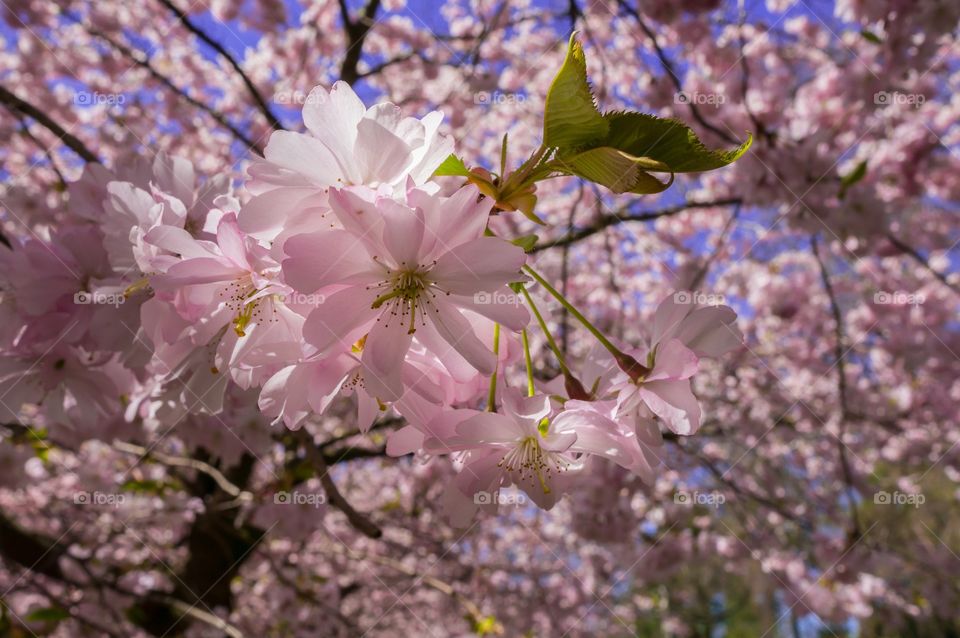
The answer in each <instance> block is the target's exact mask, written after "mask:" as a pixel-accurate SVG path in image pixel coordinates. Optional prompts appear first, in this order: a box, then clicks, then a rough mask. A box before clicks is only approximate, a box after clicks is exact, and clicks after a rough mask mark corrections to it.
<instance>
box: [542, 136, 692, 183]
mask: <svg viewBox="0 0 960 638" xmlns="http://www.w3.org/2000/svg"><path fill="white" fill-rule="evenodd" d="M550 166H551V168H553V169H555V170H558V171H560V172H561V173H566V174H568V175H577V176H579V177H582V178H584V179H587V180H590V181H591V182H595V183H597V184H600V185H601V186H606V187H607V188H609V189H610V190H612V191H613V192H614V193H638V194H651V193H660V192H663V191H665V190H666V189H667V188H669V186H670V184H672V183H673V176H672V175H671V177H670V179H669V180H668V181H667V182H666V183H664V182H661V181H660V180H658V179H657V178H656V177H654V176H653V175H651V174H650V173H648V172H646V171H647V170H654V171H668V170H669V169H668V168H667V167H666V166H665V165H664V164H662V163H661V162H657V161H655V160H651V159H650V158H647V157H634V156H632V155H630V154H629V153H625V152H623V151H620V150H617V149H615V148H611V147H609V146H600V147H598V148H591V149H589V150H586V151H583V152H581V153H575V154H572V155H566V156H563V157H558V158H556V159H554V160H552V161H551V162H550Z"/></svg>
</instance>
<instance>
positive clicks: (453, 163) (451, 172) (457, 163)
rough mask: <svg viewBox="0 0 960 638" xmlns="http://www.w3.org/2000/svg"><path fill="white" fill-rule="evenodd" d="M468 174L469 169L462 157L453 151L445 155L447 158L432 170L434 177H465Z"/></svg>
mask: <svg viewBox="0 0 960 638" xmlns="http://www.w3.org/2000/svg"><path fill="white" fill-rule="evenodd" d="M469 175H470V170H469V169H468V168H467V165H466V164H464V163H463V160H462V159H460V158H459V157H457V156H456V155H454V154H453V153H450V154H449V155H447V159H445V160H443V162H441V164H440V166H438V167H437V170H435V171H434V172H433V176H434V177H443V176H453V177H458V176H459V177H467V176H469Z"/></svg>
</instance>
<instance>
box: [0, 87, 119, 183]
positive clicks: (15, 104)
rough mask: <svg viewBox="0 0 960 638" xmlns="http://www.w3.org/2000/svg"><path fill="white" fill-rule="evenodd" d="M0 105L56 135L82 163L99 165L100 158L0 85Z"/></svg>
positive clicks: (33, 107)
mask: <svg viewBox="0 0 960 638" xmlns="http://www.w3.org/2000/svg"><path fill="white" fill-rule="evenodd" d="M0 104H3V105H4V106H6V107H8V108H9V109H11V110H14V111H17V112H19V113H20V114H22V115H25V116H26V117H29V118H31V119H33V120H36V122H37V123H38V124H40V125H41V126H43V127H44V128H46V129H47V130H48V131H50V132H51V133H53V134H54V135H56V136H57V138H58V139H60V141H62V142H63V143H64V144H66V145H67V147H68V148H69V149H70V150H71V151H73V152H74V153H76V154H77V155H79V156H80V157H82V158H83V159H84V161H87V162H94V163H97V164H99V163H100V158H98V157H97V156H96V155H95V154H94V153H93V151H91V150H90V149H88V148H87V147H86V146H85V145H84V143H83V142H81V141H80V140H79V139H77V138H76V137H75V136H74V135H72V134H71V133H68V132H67V131H66V129H64V128H63V127H62V126H60V125H59V124H57V123H56V122H55V121H54V120H53V119H52V118H51V117H50V116H49V115H47V114H46V113H44V112H43V111H41V110H40V109H39V108H37V107H36V106H34V105H33V104H30V103H29V102H27V101H26V100H22V99H20V98H19V97H17V96H16V95H15V94H13V93H12V92H10V91H9V90H7V88H6V87H4V86H2V85H0Z"/></svg>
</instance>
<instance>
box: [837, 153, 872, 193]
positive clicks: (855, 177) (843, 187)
mask: <svg viewBox="0 0 960 638" xmlns="http://www.w3.org/2000/svg"><path fill="white" fill-rule="evenodd" d="M866 175H867V160H863V161H862V162H860V163H859V164H857V166H856V167H855V168H854V169H853V170H852V171H850V172H849V173H847V174H846V175H844V176H843V177H841V178H840V194H839V197H840V199H843V198H844V197H846V195H847V190H848V189H849V188H850V187H851V186H853V185H854V184H856V183H857V182H859V181H860V180H862V179H863V178H864V177H866Z"/></svg>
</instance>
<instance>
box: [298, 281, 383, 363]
mask: <svg viewBox="0 0 960 638" xmlns="http://www.w3.org/2000/svg"><path fill="white" fill-rule="evenodd" d="M375 298H376V292H375V291H370V290H366V289H365V288H364V287H363V286H353V287H351V288H347V289H345V290H341V291H340V292H337V293H334V294H332V295H330V296H329V297H327V298H326V299H325V300H324V302H323V303H322V304H320V305H319V306H317V307H316V308H314V310H313V311H312V312H311V313H310V314H309V315H308V316H307V319H306V321H304V324H303V338H304V339H305V340H306V341H307V343H310V344H311V345H313V346H314V347H316V348H317V349H318V350H319V351H321V352H323V351H326V350H327V349H329V348H330V347H331V346H333V345H334V344H339V346H340V347H341V348H343V349H348V348H350V346H351V345H353V343H354V342H355V341H356V340H357V339H358V338H359V336H361V335H362V333H363V331H364V330H365V329H366V327H367V326H368V325H369V324H370V323H371V322H372V321H373V320H374V319H375V318H376V316H377V314H379V311H377V310H373V309H372V308H370V304H372V303H373V300H374V299H375Z"/></svg>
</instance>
